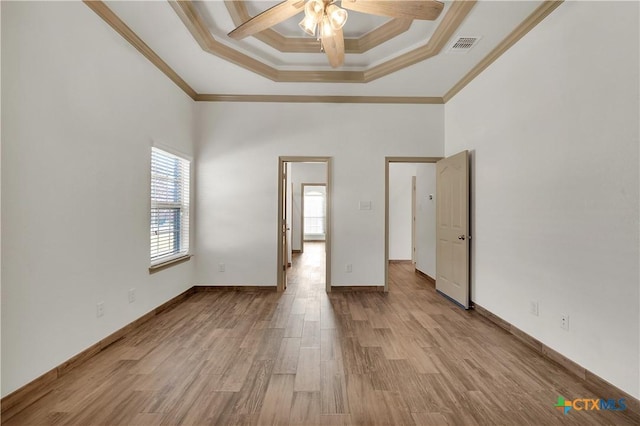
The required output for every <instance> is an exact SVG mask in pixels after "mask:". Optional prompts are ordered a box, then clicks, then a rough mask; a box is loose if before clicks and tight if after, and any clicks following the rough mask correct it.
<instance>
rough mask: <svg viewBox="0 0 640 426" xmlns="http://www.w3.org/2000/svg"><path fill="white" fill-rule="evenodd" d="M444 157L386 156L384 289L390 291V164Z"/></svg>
mask: <svg viewBox="0 0 640 426" xmlns="http://www.w3.org/2000/svg"><path fill="white" fill-rule="evenodd" d="M442 158H444V157H384V291H385V293H386V292H388V291H389V164H390V163H434V164H435V163H437V162H438V161H440V160H442Z"/></svg>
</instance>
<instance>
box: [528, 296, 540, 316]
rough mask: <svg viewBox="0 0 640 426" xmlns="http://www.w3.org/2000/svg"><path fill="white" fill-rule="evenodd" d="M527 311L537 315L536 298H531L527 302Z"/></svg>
mask: <svg viewBox="0 0 640 426" xmlns="http://www.w3.org/2000/svg"><path fill="white" fill-rule="evenodd" d="M529 313H531V315H535V316H536V317H537V316H538V301H537V300H532V301H530V302H529Z"/></svg>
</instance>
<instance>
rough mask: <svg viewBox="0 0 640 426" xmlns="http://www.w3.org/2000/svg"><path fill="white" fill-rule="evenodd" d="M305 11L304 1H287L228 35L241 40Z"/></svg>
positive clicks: (255, 17)
mask: <svg viewBox="0 0 640 426" xmlns="http://www.w3.org/2000/svg"><path fill="white" fill-rule="evenodd" d="M303 9H304V0H285V1H283V2H282V3H278V4H276V5H275V6H273V7H271V8H269V9H267V10H265V11H264V12H262V13H260V14H258V15H256V16H254V17H253V18H251V19H249V20H248V21H247V22H245V23H244V24H242V25H240V26H239V27H238V28H236V29H235V30H233V31H231V32H230V33H229V34H227V35H228V36H229V37H231V38H233V39H235V40H241V39H243V38H245V37H248V36H250V35H252V34H255V33H259V32H260V31H262V30H266V29H267V28H269V27H272V26H273V25H276V24H279V23H280V22H282V21H284V20H285V19H289V18H291V17H292V16H294V15H296V14H298V13H299V12H301V11H302V10H303Z"/></svg>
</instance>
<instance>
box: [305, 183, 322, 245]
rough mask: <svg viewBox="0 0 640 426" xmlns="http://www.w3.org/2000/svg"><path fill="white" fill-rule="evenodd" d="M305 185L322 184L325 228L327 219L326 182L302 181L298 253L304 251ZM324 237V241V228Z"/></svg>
mask: <svg viewBox="0 0 640 426" xmlns="http://www.w3.org/2000/svg"><path fill="white" fill-rule="evenodd" d="M305 186H324V207H325V209H324V210H325V212H324V216H325V217H324V219H325V228H326V225H327V223H326V221H327V184H326V183H306V182H303V183H301V184H300V253H304V187H305ZM324 231H325V232H324V239H325V242H326V240H327V230H326V229H325V230H324Z"/></svg>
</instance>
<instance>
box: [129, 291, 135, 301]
mask: <svg viewBox="0 0 640 426" xmlns="http://www.w3.org/2000/svg"><path fill="white" fill-rule="evenodd" d="M135 301H136V289H135V288H130V289H129V303H133V302H135Z"/></svg>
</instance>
